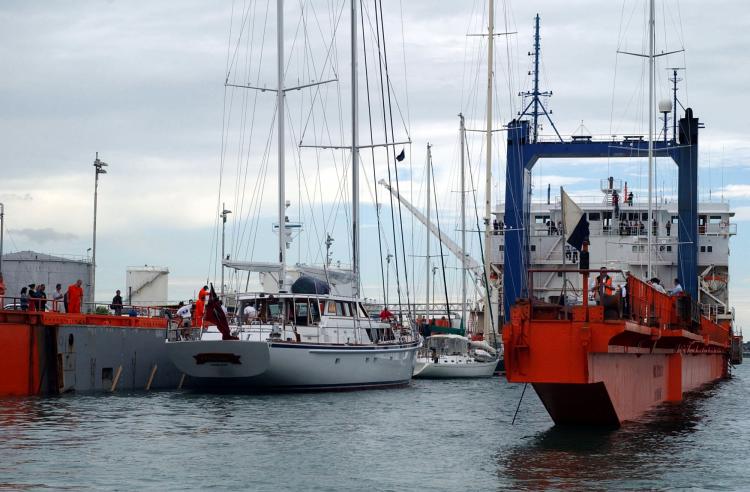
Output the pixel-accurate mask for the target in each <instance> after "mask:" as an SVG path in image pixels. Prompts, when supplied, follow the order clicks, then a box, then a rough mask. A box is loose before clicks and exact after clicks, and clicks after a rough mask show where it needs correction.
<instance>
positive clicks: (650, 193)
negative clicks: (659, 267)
mask: <svg viewBox="0 0 750 492" xmlns="http://www.w3.org/2000/svg"><path fill="white" fill-rule="evenodd" d="M654 31H655V25H654V0H650V1H649V19H648V224H647V232H648V235H647V237H648V271H647V277H648V278H652V277H653V265H652V264H651V256H652V254H651V246H652V243H653V238H652V235H653V223H654V210H653V192H654V61H655V57H654V41H655V39H654V38H655V32H654Z"/></svg>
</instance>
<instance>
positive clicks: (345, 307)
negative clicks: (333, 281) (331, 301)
mask: <svg viewBox="0 0 750 492" xmlns="http://www.w3.org/2000/svg"><path fill="white" fill-rule="evenodd" d="M351 315H352V313H351V311H350V310H349V303H348V302H343V301H336V316H351Z"/></svg>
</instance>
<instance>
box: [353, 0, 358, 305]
mask: <svg viewBox="0 0 750 492" xmlns="http://www.w3.org/2000/svg"><path fill="white" fill-rule="evenodd" d="M357 1H358V0H351V21H352V22H351V37H352V39H351V44H352V46H351V50H352V52H351V56H352V59H351V64H352V67H351V71H352V274H353V275H354V292H353V293H354V297H359V273H360V272H359V119H358V117H357V116H358V110H359V97H358V96H359V94H358V87H357Z"/></svg>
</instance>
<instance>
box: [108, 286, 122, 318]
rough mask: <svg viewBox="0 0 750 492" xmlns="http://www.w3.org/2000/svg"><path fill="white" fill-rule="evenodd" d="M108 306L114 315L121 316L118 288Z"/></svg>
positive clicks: (120, 300) (120, 299)
mask: <svg viewBox="0 0 750 492" xmlns="http://www.w3.org/2000/svg"><path fill="white" fill-rule="evenodd" d="M109 307H110V308H112V310H113V311H114V312H115V316H122V296H121V295H120V290H119V289H118V290H116V291H115V296H114V297H113V298H112V304H111V305H110V306H109Z"/></svg>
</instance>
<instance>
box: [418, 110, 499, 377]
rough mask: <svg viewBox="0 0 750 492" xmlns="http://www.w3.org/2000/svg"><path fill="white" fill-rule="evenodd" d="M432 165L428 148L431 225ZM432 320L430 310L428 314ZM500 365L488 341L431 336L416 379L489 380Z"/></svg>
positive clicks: (463, 294) (463, 318)
mask: <svg viewBox="0 0 750 492" xmlns="http://www.w3.org/2000/svg"><path fill="white" fill-rule="evenodd" d="M459 118H460V121H461V168H460V171H459V174H460V179H461V185H460V186H461V191H460V193H461V250H462V251H465V250H466V199H465V193H464V191H465V190H466V182H465V174H464V172H465V162H464V150H465V148H466V147H465V142H464V139H465V136H466V134H465V126H464V117H463V115H459ZM431 166H432V155H431V152H430V148H429V147H428V156H427V223H429V221H430V187H431V184H432V183H431V182H430V171H431ZM429 234H430V231H429V228H428V231H427V259H428V264H427V270H428V272H427V302H426V305H427V306H429V305H430V304H429V286H430V275H429V258H430V241H429V239H430V236H429ZM466 274H467V272H466V255H465V254H464V255H463V256H462V259H461V323H462V325H463V328H464V329H466V320H467V309H466ZM427 318H428V320H429V310H428V312H427ZM497 363H498V354H497V350H496V349H495V348H493V347H492V346H491V345H490V344H488V343H487V342H485V341H472V340H469V339H468V338H467V337H465V336H463V335H459V334H455V333H435V334H430V336H428V337H427V338H426V340H425V346H424V347H423V348H422V349H421V350H420V351H419V353H418V354H417V361H416V364H415V366H414V377H415V378H433V379H443V378H445V379H447V378H477V377H489V376H492V374H493V373H494V372H495V368H496V367H497Z"/></svg>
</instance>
